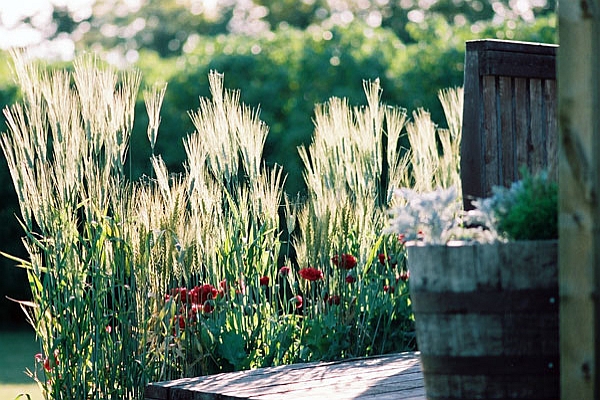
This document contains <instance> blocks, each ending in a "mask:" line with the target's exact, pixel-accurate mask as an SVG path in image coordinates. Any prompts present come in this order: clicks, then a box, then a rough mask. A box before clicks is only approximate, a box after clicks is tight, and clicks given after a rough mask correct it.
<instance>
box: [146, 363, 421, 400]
mask: <svg viewBox="0 0 600 400" xmlns="http://www.w3.org/2000/svg"><path fill="white" fill-rule="evenodd" d="M145 399H146V400H184V399H185V400H192V399H193V400H241V399H253V400H276V399H286V400H296V399H327V400H338V399H363V400H370V399H373V400H374V399H379V400H409V399H410V400H424V399H425V389H424V387H423V375H422V373H421V366H420V362H419V354H418V353H399V354H392V355H386V356H378V357H368V358H358V359H350V360H343V361H335V362H320V363H304V364H293V365H285V366H279V367H270V368H261V369H254V370H250V371H240V372H230V373H223V374H217V375H211V376H203V377H198V378H186V379H179V380H175V381H169V382H158V383H152V384H150V385H148V386H147V387H146V391H145Z"/></svg>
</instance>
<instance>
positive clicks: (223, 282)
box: [219, 279, 229, 290]
mask: <svg viewBox="0 0 600 400" xmlns="http://www.w3.org/2000/svg"><path fill="white" fill-rule="evenodd" d="M219 286H220V287H221V289H223V290H228V289H229V288H228V287H227V279H223V280H222V281H221V282H219Z"/></svg>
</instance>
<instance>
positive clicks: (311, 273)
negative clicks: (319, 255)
mask: <svg viewBox="0 0 600 400" xmlns="http://www.w3.org/2000/svg"><path fill="white" fill-rule="evenodd" d="M298 273H299V274H300V276H301V277H302V278H304V279H306V280H307V281H318V280H320V279H323V271H320V270H318V269H316V268H313V267H308V268H302V269H301V270H300V271H298Z"/></svg>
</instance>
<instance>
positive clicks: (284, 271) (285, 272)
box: [279, 266, 290, 276]
mask: <svg viewBox="0 0 600 400" xmlns="http://www.w3.org/2000/svg"><path fill="white" fill-rule="evenodd" d="M289 274H290V267H286V266H283V267H281V268H279V275H281V276H288V275H289Z"/></svg>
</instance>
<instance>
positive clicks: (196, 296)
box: [189, 283, 219, 304]
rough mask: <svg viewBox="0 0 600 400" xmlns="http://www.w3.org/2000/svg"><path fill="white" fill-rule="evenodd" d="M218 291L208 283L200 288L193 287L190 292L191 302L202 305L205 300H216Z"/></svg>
mask: <svg viewBox="0 0 600 400" xmlns="http://www.w3.org/2000/svg"><path fill="white" fill-rule="evenodd" d="M218 294H219V291H218V290H217V288H215V287H214V286H213V285H209V284H208V283H206V284H204V285H202V286H195V287H194V288H193V289H191V290H190V293H189V296H190V298H191V301H192V302H193V303H196V304H204V303H205V302H206V300H212V299H216V298H217V295H218Z"/></svg>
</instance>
